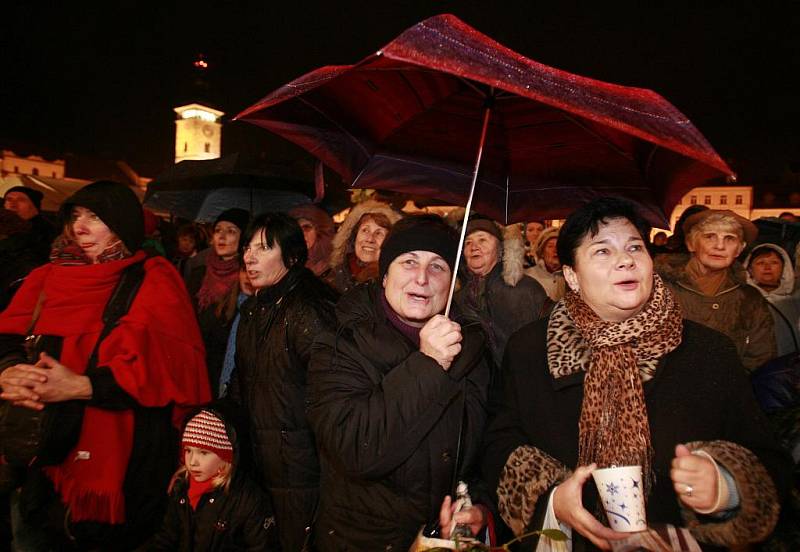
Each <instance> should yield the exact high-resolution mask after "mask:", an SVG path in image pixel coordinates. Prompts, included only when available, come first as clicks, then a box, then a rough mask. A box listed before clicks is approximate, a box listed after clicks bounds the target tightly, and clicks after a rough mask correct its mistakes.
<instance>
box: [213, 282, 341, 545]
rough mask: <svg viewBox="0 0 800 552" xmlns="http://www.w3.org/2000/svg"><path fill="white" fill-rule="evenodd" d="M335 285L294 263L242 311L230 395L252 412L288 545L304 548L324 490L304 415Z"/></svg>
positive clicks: (255, 440) (261, 461)
mask: <svg viewBox="0 0 800 552" xmlns="http://www.w3.org/2000/svg"><path fill="white" fill-rule="evenodd" d="M335 299H336V294H335V292H334V291H333V290H332V289H331V288H330V287H329V286H326V285H325V284H324V283H323V282H322V281H320V280H319V279H318V278H317V277H316V276H314V274H313V273H312V272H311V271H310V270H308V269H307V268H305V267H292V268H291V269H290V270H289V272H288V273H287V274H286V275H285V276H284V277H283V278H282V279H281V280H280V281H279V282H278V283H277V284H275V285H274V286H270V287H267V288H264V289H261V290H259V291H258V293H257V294H256V295H255V296H253V297H251V298H250V299H248V300H247V301H245V303H244V304H243V305H242V307H241V310H240V313H241V314H240V316H241V318H240V320H239V328H238V330H237V334H236V368H235V370H234V373H233V377H232V378H231V386H230V395H229V396H230V398H231V399H232V400H234V401H236V402H238V403H239V404H240V405H241V406H242V407H243V408H244V410H245V411H246V412H247V417H248V421H249V426H250V429H251V435H252V450H253V458H254V461H255V465H256V468H257V469H256V470H255V476H256V480H257V481H258V482H259V484H260V485H262V487H263V488H265V489H267V490H268V491H269V493H270V495H271V498H272V502H273V504H274V507H275V518H276V521H277V525H278V531H279V533H280V540H281V547H282V549H283V550H300V548H301V547H302V545H303V541H304V540H305V536H306V527H308V526H309V525H310V524H311V520H312V518H313V512H314V509H315V507H316V504H317V499H318V496H319V460H318V458H317V447H316V443H315V441H314V435H313V434H312V433H311V428H310V427H309V425H308V421H307V419H306V413H305V407H306V386H307V384H308V378H307V368H308V363H309V358H310V356H311V344H312V343H313V341H314V338H315V337H316V336H317V335H318V334H319V333H321V332H323V331H325V330H327V329H328V328H330V327H332V325H333V305H334V301H335Z"/></svg>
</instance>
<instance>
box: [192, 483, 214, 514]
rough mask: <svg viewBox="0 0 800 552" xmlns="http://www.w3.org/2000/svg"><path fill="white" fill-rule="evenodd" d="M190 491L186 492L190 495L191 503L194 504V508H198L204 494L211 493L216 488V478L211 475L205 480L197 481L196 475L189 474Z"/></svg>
mask: <svg viewBox="0 0 800 552" xmlns="http://www.w3.org/2000/svg"><path fill="white" fill-rule="evenodd" d="M188 479H189V491H188V492H187V493H186V494H187V495H188V497H189V504H191V505H192V510H197V505H198V504H199V503H200V499H201V498H202V497H203V495H204V494H206V493H210V492H211V491H213V490H214V488H215V485H214V478H213V477H210V478H208V479H206V480H205V481H195V480H194V477H192V476H191V475H189V477H188Z"/></svg>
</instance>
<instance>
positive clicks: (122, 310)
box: [87, 261, 144, 370]
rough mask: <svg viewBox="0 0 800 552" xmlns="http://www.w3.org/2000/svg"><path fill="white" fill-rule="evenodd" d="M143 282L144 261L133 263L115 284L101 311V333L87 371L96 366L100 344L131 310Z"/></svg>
mask: <svg viewBox="0 0 800 552" xmlns="http://www.w3.org/2000/svg"><path fill="white" fill-rule="evenodd" d="M143 280H144V261H139V262H136V263H133V264H132V265H130V266H128V267H126V268H125V270H123V271H122V275H121V276H120V278H119V282H117V285H116V287H115V288H114V291H113V292H112V293H111V297H110V298H109V300H108V303H106V308H105V309H104V310H103V331H101V332H100V336H99V337H98V338H97V343H95V345H94V350H93V351H92V356H90V357H89V364H88V366H87V370H88V369H92V368H95V367H96V366H97V354H98V352H99V351H100V344H101V343H102V342H103V340H104V339H105V338H106V337H108V334H110V333H111V331H112V330H113V329H114V328H116V327H117V325H118V324H119V321H120V319H121V318H122V317H123V316H125V315H126V314H127V313H128V311H129V310H130V309H131V304H133V300H134V299H135V298H136V294H137V293H138V291H139V288H140V287H141V286H142V281H143Z"/></svg>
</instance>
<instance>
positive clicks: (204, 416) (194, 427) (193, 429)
mask: <svg viewBox="0 0 800 552" xmlns="http://www.w3.org/2000/svg"><path fill="white" fill-rule="evenodd" d="M181 447H197V448H200V449H203V450H208V451H211V452H213V453H214V454H216V455H217V456H219V457H220V458H222V459H223V460H225V461H226V462H233V445H232V444H231V441H230V439H228V432H227V431H226V430H225V423H224V422H223V421H222V420H220V419H219V418H217V417H216V416H215V415H214V414H212V413H211V412H209V411H208V410H201V411H200V413H199V414H197V415H196V416H195V417H194V418H192V419H191V420H189V423H188V424H186V427H185V428H184V430H183V438H182V439H181Z"/></svg>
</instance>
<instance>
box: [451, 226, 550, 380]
mask: <svg viewBox="0 0 800 552" xmlns="http://www.w3.org/2000/svg"><path fill="white" fill-rule="evenodd" d="M524 255H525V248H524V247H523V245H522V235H521V233H520V230H519V225H517V224H512V225H510V226H508V227H506V229H505V232H504V240H503V253H502V260H501V261H498V263H497V265H495V267H494V268H493V269H492V270H491V272H489V274H487V275H486V276H485V277H478V276H476V275H474V274H473V273H472V272H470V271H469V269H466V268H465V270H464V271H463V272H462V274H463V284H462V286H461V289H460V290H458V292H456V294H455V296H454V299H455V303H456V304H457V305H458V307H459V309H460V310H461V312H463V313H464V314H465V315H467V316H469V317H470V318H471V319H477V320H480V321H481V325H482V326H483V329H484V331H485V332H486V334H487V337H488V339H489V347H490V348H491V350H492V357H493V358H494V363H495V366H497V367H499V366H500V364H501V362H502V360H503V351H505V347H506V342H507V341H508V338H509V337H511V335H512V334H513V333H514V332H516V331H517V330H519V329H520V328H521V327H523V326H524V325H525V324H528V323H530V322H533V321H534V320H538V319H539V318H541V317H542V316H545V315H546V314H547V312H546V311H547V310H548V307H549V306H551V303H550V302H549V301H548V298H547V294H546V293H545V291H544V288H542V286H541V284H539V282H537V281H536V280H534V279H533V278H531V277H530V276H526V275H525V272H524V270H523V256H524Z"/></svg>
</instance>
